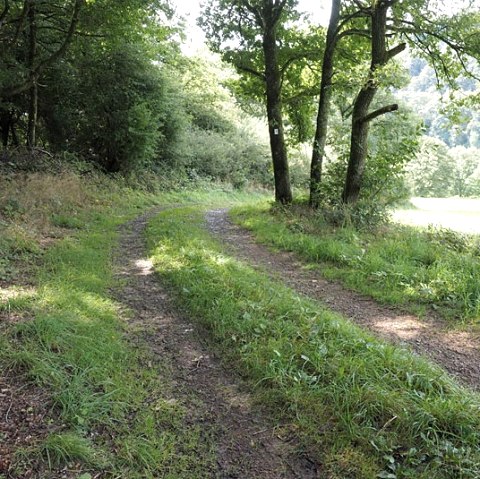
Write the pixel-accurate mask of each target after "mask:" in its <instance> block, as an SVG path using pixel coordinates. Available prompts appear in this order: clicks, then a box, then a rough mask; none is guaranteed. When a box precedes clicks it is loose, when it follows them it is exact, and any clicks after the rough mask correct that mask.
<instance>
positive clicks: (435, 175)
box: [408, 137, 454, 198]
mask: <svg viewBox="0 0 480 479" xmlns="http://www.w3.org/2000/svg"><path fill="white" fill-rule="evenodd" d="M453 172H454V164H453V161H452V159H451V158H450V156H449V154H448V148H447V146H446V145H445V144H444V143H443V142H442V141H440V140H435V139H433V138H429V137H424V138H422V140H421V143H420V149H419V151H418V153H417V155H416V158H415V160H414V161H412V162H411V163H410V164H409V165H408V178H409V183H410V184H411V189H412V193H413V195H414V196H431V197H441V198H444V197H447V196H449V195H450V192H451V188H452V181H453Z"/></svg>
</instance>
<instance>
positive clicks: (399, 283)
mask: <svg viewBox="0 0 480 479" xmlns="http://www.w3.org/2000/svg"><path fill="white" fill-rule="evenodd" d="M233 217H234V219H235V221H237V222H238V223H239V224H241V225H242V226H244V227H246V228H248V229H250V230H252V231H253V233H254V234H255V236H256V237H257V238H258V240H259V241H260V242H262V243H265V244H267V245H271V246H274V247H276V248H279V249H285V250H288V251H294V252H295V253H297V254H299V255H300V256H301V257H302V258H304V259H305V260H306V261H307V262H309V263H310V264H311V265H312V266H314V267H320V268H321V271H322V274H323V275H325V276H326V277H327V278H330V279H340V280H342V281H343V282H344V284H345V285H346V286H348V287H350V288H352V289H355V290H357V291H360V292H362V293H364V294H367V295H370V296H372V297H373V298H375V299H377V300H379V301H382V302H385V303H389V304H394V305H401V306H403V307H406V308H408V309H410V310H413V311H415V312H417V313H422V312H424V311H425V309H427V308H433V309H435V310H437V311H438V312H439V313H440V314H441V315H442V316H444V317H445V318H448V319H453V320H456V321H458V320H461V321H463V320H465V321H468V322H476V321H478V320H479V319H480V246H479V241H478V239H477V238H476V237H473V236H471V237H469V236H464V235H461V234H460V233H455V232H453V231H450V230H445V229H432V228H430V229H426V230H425V229H424V230H421V229H417V228H413V227H407V226H403V227H402V226H394V225H391V226H385V227H383V228H381V229H380V230H378V231H375V232H373V233H369V232H359V231H356V230H354V229H353V228H349V227H341V228H334V227H331V226H329V225H328V224H327V223H326V222H325V221H323V219H322V218H321V216H320V215H318V214H315V213H312V212H311V211H308V210H307V209H305V208H303V207H292V208H287V209H278V208H277V209H271V208H270V205H268V204H267V203H263V204H257V205H251V206H248V207H241V208H236V209H235V210H234V211H233Z"/></svg>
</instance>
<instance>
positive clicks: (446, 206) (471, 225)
mask: <svg viewBox="0 0 480 479" xmlns="http://www.w3.org/2000/svg"><path fill="white" fill-rule="evenodd" d="M411 203H412V204H413V206H414V207H415V208H412V209H399V210H397V211H395V212H394V213H393V219H394V221H396V222H398V223H403V224H407V225H414V226H428V225H434V226H440V227H443V228H450V229H452V230H455V231H459V232H461V233H474V234H480V199H478V198H475V199H473V198H412V199H411Z"/></svg>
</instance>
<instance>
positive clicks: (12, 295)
mask: <svg viewBox="0 0 480 479" xmlns="http://www.w3.org/2000/svg"><path fill="white" fill-rule="evenodd" d="M33 296H35V289H34V288H22V287H18V286H11V287H8V288H0V303H8V302H9V301H11V300H13V299H19V298H22V299H23V298H25V299H27V298H31V297H33Z"/></svg>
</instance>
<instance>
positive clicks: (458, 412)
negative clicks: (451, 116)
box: [148, 207, 480, 479]
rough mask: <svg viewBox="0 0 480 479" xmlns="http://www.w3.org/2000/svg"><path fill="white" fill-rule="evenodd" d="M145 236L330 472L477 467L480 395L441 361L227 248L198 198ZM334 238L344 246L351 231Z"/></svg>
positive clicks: (448, 471)
mask: <svg viewBox="0 0 480 479" xmlns="http://www.w3.org/2000/svg"><path fill="white" fill-rule="evenodd" d="M253 211H255V212H257V211H258V210H257V209H252V210H249V212H251V213H253ZM264 214H266V212H264ZM252 216H253V215H252ZM277 228H279V226H278V225H277V224H274V226H273V231H274V232H275V231H278V229H277ZM148 244H149V247H150V250H151V252H152V257H153V260H154V263H155V267H156V270H157V272H158V273H159V274H160V275H161V276H162V277H163V278H164V279H165V280H166V281H168V282H169V283H170V284H171V285H172V287H173V288H174V289H175V291H177V294H178V301H179V302H180V303H181V304H182V305H183V307H184V308H186V309H187V310H188V311H189V312H190V313H191V315H192V317H193V318H196V319H197V320H198V321H200V322H201V323H202V325H203V326H204V327H205V328H206V330H207V331H208V332H209V334H210V336H211V339H212V341H213V342H214V344H216V347H217V349H218V350H219V352H220V353H221V354H222V356H223V358H224V359H225V361H226V362H228V364H230V365H231V366H232V367H233V368H234V369H235V370H236V371H237V372H238V373H239V374H241V375H242V376H244V377H246V378H248V379H249V380H250V381H251V382H252V387H254V388H255V390H256V391H257V393H258V397H259V398H260V399H261V401H263V402H264V403H265V404H267V405H268V406H269V407H270V408H271V410H272V411H273V412H275V413H276V414H277V415H278V417H279V418H280V419H281V420H283V421H286V422H289V423H291V424H292V426H293V427H292V430H294V431H297V434H298V436H299V438H300V439H301V440H302V442H303V444H304V445H305V447H307V448H308V449H309V450H310V452H311V453H312V454H316V455H317V459H319V461H320V462H321V464H323V465H324V467H325V469H326V470H327V473H328V474H329V477H332V478H338V479H344V478H348V477H352V478H353V477H355V478H356V479H357V478H359V479H360V478H364V479H367V478H368V479H372V478H375V477H379V478H382V477H383V478H397V479H401V478H415V479H421V478H431V477H435V478H437V479H444V478H452V479H453V478H457V479H458V478H476V477H479V475H480V452H479V451H480V449H479V446H480V416H479V408H480V399H479V397H478V396H477V395H474V394H473V393H471V392H469V391H467V390H465V389H462V388H461V387H459V386H458V385H456V384H455V383H454V381H453V380H451V379H450V378H449V377H448V376H447V375H446V374H445V373H444V372H443V371H442V370H440V369H439V368H438V367H435V366H433V365H432V364H430V363H428V362H427V361H425V360H422V359H421V358H418V357H417V356H414V355H412V354H411V353H410V352H408V351H406V350H403V349H400V348H397V347H393V346H390V345H387V344H385V343H383V342H381V341H379V340H376V339H374V338H373V337H372V336H370V335H369V334H367V333H365V332H363V331H362V330H360V329H359V328H357V327H355V326H354V325H352V324H351V323H349V322H347V321H345V320H344V319H342V318H341V317H340V316H338V315H336V314H333V313H331V312H329V311H327V310H325V309H323V308H322V307H321V306H320V305H319V304H317V303H315V302H313V301H310V300H307V299H305V298H303V297H300V296H298V295H297V294H295V293H294V292H292V291H291V290H289V289H287V288H286V287H284V286H282V285H281V284H278V283H276V282H273V281H272V280H270V279H268V278H267V277H266V276H265V275H262V274H261V273H259V272H256V271H255V270H253V269H252V268H250V267H248V266H246V265H245V264H243V263H240V262H238V261H235V260H233V259H232V258H231V257H229V256H227V255H226V254H225V252H224V251H223V250H222V248H221V246H220V245H219V244H218V243H216V242H215V241H214V240H213V239H212V238H211V237H210V236H209V235H208V234H207V233H206V231H205V230H204V228H203V216H202V209H201V208H197V207H189V208H183V209H175V210H170V211H165V212H163V213H161V214H160V215H159V216H158V217H157V218H156V219H155V220H153V221H152V222H151V224H150V226H149V228H148ZM338 248H339V249H341V250H342V253H341V254H352V253H351V251H350V249H349V248H351V245H350V241H348V239H347V240H345V246H343V245H342V244H340V245H339V246H338ZM331 254H337V253H335V251H334V252H332V253H331Z"/></svg>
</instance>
